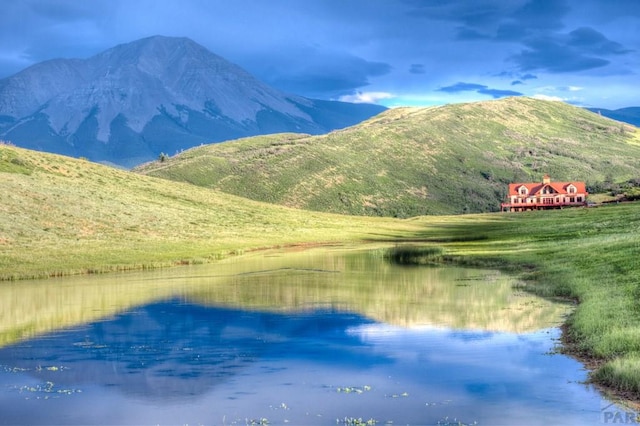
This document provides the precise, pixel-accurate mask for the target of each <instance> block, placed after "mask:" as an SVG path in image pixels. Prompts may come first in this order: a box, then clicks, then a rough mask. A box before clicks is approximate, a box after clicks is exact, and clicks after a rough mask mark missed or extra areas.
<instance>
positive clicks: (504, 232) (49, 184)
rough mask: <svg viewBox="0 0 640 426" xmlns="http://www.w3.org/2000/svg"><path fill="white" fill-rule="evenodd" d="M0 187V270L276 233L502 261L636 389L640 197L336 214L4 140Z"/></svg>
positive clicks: (80, 267)
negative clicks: (567, 301) (405, 245)
mask: <svg viewBox="0 0 640 426" xmlns="http://www.w3.org/2000/svg"><path fill="white" fill-rule="evenodd" d="M0 195H1V196H2V202H1V203H0V279H5V280H6V279H17V278H28V277H45V276H51V275H62V274H72V273H88V272H103V271H111V270H121V269H134V268H137V269H142V268H150V267H159V266H168V265H175V264H181V263H197V262H208V261H215V260H216V259H218V258H220V257H223V256H227V255H229V254H233V253H242V252H243V251H247V250H251V249H255V248H261V247H277V246H284V245H288V244H314V243H318V242H334V243H341V242H349V241H351V242H353V241H362V240H370V239H372V240H398V241H414V242H415V241H420V242H421V243H424V244H429V245H430V246H431V249H429V250H427V253H438V255H439V256H440V257H442V258H443V259H445V260H449V261H452V262H457V263H461V264H472V265H476V266H486V267H491V268H500V269H503V270H507V271H511V272H513V273H514V274H516V275H517V276H519V277H520V278H521V279H522V280H524V281H525V282H526V283H527V287H528V288H529V289H530V290H531V291H534V292H537V293H540V294H543V295H547V296H563V297H569V298H571V299H574V300H575V301H576V302H578V305H577V308H576V310H575V312H574V314H572V316H571V317H570V318H569V319H568V322H567V325H568V329H567V333H566V334H565V337H566V338H567V343H568V347H569V348H570V349H571V350H572V353H575V354H578V355H579V356H580V357H583V359H584V358H588V359H590V360H592V361H594V362H595V363H594V364H591V365H593V366H594V368H596V370H595V372H594V374H593V376H592V377H593V379H594V380H595V381H596V382H597V383H599V384H602V385H605V386H607V388H608V389H613V390H616V391H618V392H621V393H622V394H623V395H625V397H626V398H629V399H635V400H640V302H639V301H640V273H639V272H638V271H640V268H639V266H640V265H639V264H638V259H640V203H628V204H620V205H612V206H607V207H599V208H590V209H586V208H585V209H565V210H558V211H537V212H527V213H518V214H507V213H504V214H502V213H500V214H478V215H459V216H431V217H418V218H413V219H408V220H397V219H390V218H372V217H355V216H338V215H332V214H326V213H316V212H308V211H299V210H293V209H289V208H285V207H279V206H275V205H270V204H265V203H259V202H254V201H249V200H246V199H241V198H237V197H235V196H230V195H227V194H222V193H220V192H217V191H212V190H209V189H206V188H200V187H196V186H193V185H190V184H185V183H177V182H171V181H166V180H162V179H157V178H152V177H147V176H142V175H138V174H134V173H131V172H127V171H122V170H117V169H113V168H109V167H105V166H100V165H97V164H93V163H89V162H86V161H82V160H75V159H71V158H67V157H62V156H56V155H50V154H43V153H38V152H34V151H27V150H23V149H19V148H15V147H12V146H6V145H2V144H0ZM418 253H419V254H420V253H424V251H418ZM0 284H2V283H0ZM3 285H7V283H4V284H3ZM15 285H22V283H16V284H15ZM52 291H54V290H52ZM39 314H40V312H39V311H38V310H37V309H31V310H29V309H25V310H24V311H23V312H22V315H25V316H26V317H29V316H31V317H32V318H25V321H26V322H29V321H30V320H33V321H36V320H37V318H38V316H39Z"/></svg>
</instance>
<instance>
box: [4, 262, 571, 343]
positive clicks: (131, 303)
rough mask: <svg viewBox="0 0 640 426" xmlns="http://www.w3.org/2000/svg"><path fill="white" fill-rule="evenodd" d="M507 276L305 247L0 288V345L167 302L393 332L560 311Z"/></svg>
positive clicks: (551, 321) (555, 315)
mask: <svg viewBox="0 0 640 426" xmlns="http://www.w3.org/2000/svg"><path fill="white" fill-rule="evenodd" d="M513 285H514V283H513V281H512V279H511V278H510V277H508V276H504V275H501V274H499V273H497V272H487V271H482V270H480V271H479V270H473V269H463V268H428V267H407V266H399V265H393V264H390V263H387V262H384V261H382V259H381V256H380V252H379V251H371V250H368V251H361V250H356V251H347V252H345V251H341V250H326V249H322V250H311V251H305V252H290V253H286V254H281V253H276V254H273V255H271V256H264V255H256V256H253V257H244V258H240V259H229V260H227V261H225V262H221V263H218V264H215V265H203V266H197V267H183V268H175V269H169V270H162V271H150V272H145V273H130V274H111V275H105V276H93V277H76V278H67V279H55V280H46V281H24V282H15V283H11V282H7V283H0V346H2V345H6V344H8V343H11V342H15V341H17V340H20V339H22V338H27V337H33V336H36V335H38V334H40V333H43V332H47V331H52V330H57V329H60V328H63V327H70V326H74V325H77V324H83V323H87V322H90V321H95V320H98V319H100V318H104V317H108V316H110V315H114V314H117V313H119V312H123V311H127V310H129V309H132V308H133V307H136V306H142V305H145V304H149V303H154V302H156V301H159V300H165V299H167V298H171V297H176V298H181V299H184V300H188V301H192V302H195V303H198V304H203V305H208V306H226V307H231V308H242V309H253V310H263V311H268V312H282V311H287V312H297V311H301V310H304V309H308V308H309V307H318V306H326V307H330V308H336V309H343V310H347V311H352V312H358V313H360V314H362V315H363V316H366V317H368V318H371V319H374V320H377V321H381V322H386V323H390V324H395V325H399V326H403V327H412V326H419V325H424V324H431V325H443V326H448V327H453V328H465V329H469V328H472V329H483V330H495V331H516V332H519V331H530V330H536V329H539V328H543V327H548V326H551V325H555V324H558V322H559V321H560V319H561V317H562V315H563V314H564V313H565V312H566V311H567V307H566V306H562V305H560V304H557V303H550V302H548V301H545V300H543V299H540V298H536V297H533V296H531V295H529V294H526V293H523V292H514V291H513Z"/></svg>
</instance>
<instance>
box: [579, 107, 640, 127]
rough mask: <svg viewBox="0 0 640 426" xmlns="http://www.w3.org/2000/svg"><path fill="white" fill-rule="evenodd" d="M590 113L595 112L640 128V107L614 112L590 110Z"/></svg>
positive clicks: (600, 109) (598, 109)
mask: <svg viewBox="0 0 640 426" xmlns="http://www.w3.org/2000/svg"><path fill="white" fill-rule="evenodd" d="M589 111H593V112H595V113H598V114H600V115H603V116H605V117H609V118H611V119H613V120H617V121H624V122H625V123H629V124H633V125H634V126H640V107H627V108H620V109H614V110H611V109H602V108H589Z"/></svg>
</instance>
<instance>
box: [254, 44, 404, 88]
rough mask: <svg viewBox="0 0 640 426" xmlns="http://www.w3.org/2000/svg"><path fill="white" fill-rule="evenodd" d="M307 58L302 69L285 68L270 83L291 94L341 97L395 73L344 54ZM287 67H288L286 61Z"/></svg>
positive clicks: (328, 54) (378, 64) (270, 79)
mask: <svg viewBox="0 0 640 426" xmlns="http://www.w3.org/2000/svg"><path fill="white" fill-rule="evenodd" d="M307 59H308V60H307V62H306V63H305V64H304V66H302V67H301V66H299V65H298V66H296V65H295V64H291V67H289V68H287V66H286V65H285V66H284V67H283V70H279V71H277V72H276V73H275V74H274V75H273V76H271V77H267V78H266V80H267V82H268V83H270V84H272V85H274V86H275V87H278V88H279V89H281V90H284V91H287V92H290V93H298V94H305V95H306V96H320V95H323V96H327V95H329V96H330V97H338V96H341V95H345V94H351V93H353V92H354V91H355V90H357V89H359V88H362V87H365V86H368V85H369V84H370V82H369V79H370V78H371V77H378V76H383V75H386V74H388V73H389V72H390V71H391V70H392V67H391V65H389V64H386V63H382V62H371V61H366V60H364V59H362V58H358V57H355V56H347V55H340V54H336V55H333V54H330V53H318V54H317V55H313V57H312V56H310V57H308V58H307ZM283 64H286V62H284V60H283ZM287 69H288V70H289V72H287Z"/></svg>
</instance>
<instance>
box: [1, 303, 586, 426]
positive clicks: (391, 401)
mask: <svg viewBox="0 0 640 426" xmlns="http://www.w3.org/2000/svg"><path fill="white" fill-rule="evenodd" d="M474 336H476V337H478V338H474ZM552 345H553V342H552V341H551V340H550V338H549V335H548V334H546V333H530V334H524V335H520V336H519V335H516V334H512V333H487V332H474V331H452V330H450V329H446V328H438V327H433V326H423V327H419V328H415V329H406V328H403V327H397V326H393V325H388V324H379V323H373V322H371V321H370V320H368V319H366V318H364V317H362V316H359V315H355V314H350V313H344V312H342V313H341V312H334V311H331V310H320V311H315V312H304V313H298V314H291V313H287V314H274V313H264V312H252V311H242V310H233V309H221V308H206V307H202V306H197V305H188V304H184V302H178V303H176V304H174V303H171V302H166V303H156V304H153V305H148V306H145V307H139V308H137V309H136V311H135V312H131V313H127V314H121V315H118V316H116V317H114V318H113V319H112V320H110V321H103V322H98V323H94V324H89V325H87V326H84V327H81V328H76V329H71V330H68V331H65V332H59V333H56V334H52V335H49V336H44V337H43V338H40V339H35V340H32V341H30V342H26V343H24V344H16V345H12V346H9V347H5V348H3V349H0V364H11V365H14V366H22V367H24V368H27V369H29V371H28V372H26V373H24V372H23V373H20V374H19V375H15V376H13V377H20V378H21V380H30V381H33V380H34V379H35V380H36V381H39V380H41V381H47V380H50V381H52V382H55V383H56V385H57V386H63V387H64V386H66V387H73V388H77V389H82V390H83V392H82V393H79V394H75V395H73V396H71V397H65V399H64V400H61V401H58V402H56V405H54V406H51V407H50V409H49V410H48V416H47V418H46V419H45V418H44V417H43V416H41V415H39V414H37V413H34V414H33V415H31V416H30V415H29V413H28V412H27V411H25V410H24V403H23V402H24V401H22V400H20V401H21V402H20V403H18V404H17V405H16V404H14V403H15V400H12V399H11V398H7V396H8V395H6V394H3V395H2V396H1V397H0V401H4V402H6V404H4V402H3V407H4V406H7V407H8V406H12V405H11V404H14V405H16V408H15V411H12V413H10V415H9V416H8V417H7V418H10V419H18V418H21V419H30V420H32V421H30V422H31V423H47V422H50V421H51V419H52V418H64V415H65V414H64V413H66V412H73V413H74V416H75V418H77V419H80V420H79V421H78V422H80V423H92V422H93V423H95V422H96V420H95V419H96V418H97V417H95V416H96V413H97V412H101V414H100V417H99V419H100V422H101V423H123V422H124V423H135V422H137V421H140V422H142V423H149V420H152V423H156V422H161V423H198V422H199V423H220V424H221V423H223V419H222V418H223V416H227V417H226V420H230V421H228V422H227V423H228V424H231V423H232V421H239V420H242V421H243V422H244V421H245V420H246V419H252V418H254V419H255V418H262V417H264V418H267V419H269V421H270V422H271V423H284V422H285V420H288V421H289V422H291V423H292V424H314V423H315V424H326V423H327V418H330V419H336V418H344V417H345V416H353V415H354V414H357V413H354V411H355V410H360V411H361V414H358V416H359V417H363V418H364V417H367V416H368V417H367V418H377V419H379V420H380V421H383V420H387V419H388V420H393V421H394V422H395V423H414V424H415V423H420V422H424V421H425V419H426V421H428V422H429V423H436V422H437V421H438V420H440V419H441V418H444V417H446V416H449V417H450V418H453V417H454V416H457V417H458V418H459V419H464V420H466V421H469V422H473V421H476V420H477V421H479V422H483V423H500V422H502V420H505V419H508V421H507V422H508V423H512V421H513V422H519V421H522V422H524V421H525V419H527V418H528V417H529V416H531V415H534V416H536V418H537V419H539V420H541V421H540V422H538V423H539V424H544V422H548V421H549V419H550V418H551V417H549V413H552V414H553V413H556V414H555V415H557V414H558V413H560V412H562V413H565V414H566V413H567V412H568V413H569V414H568V416H569V417H570V416H575V415H576V414H575V413H576V412H577V413H581V411H580V410H578V411H576V410H575V409H574V408H572V406H568V405H567V404H568V403H567V395H565V394H566V393H567V386H568V385H567V382H568V381H576V380H579V379H580V378H576V376H575V374H576V371H579V368H577V363H575V362H574V363H573V364H570V363H569V364H568V363H566V362H565V361H564V360H563V359H559V358H556V357H555V356H554V357H550V356H544V355H543V354H544V352H545V351H546V350H548V349H549V348H550V347H551V346H552ZM570 361H571V360H570ZM43 362H46V363H47V364H46V365H60V366H65V368H64V369H60V370H58V371H48V370H46V369H44V370H42V371H36V369H35V367H34V366H36V365H38V364H42V363H43ZM67 367H68V368H67ZM0 376H1V374H0ZM364 385H367V386H369V387H370V388H371V391H368V392H365V393H363V394H361V395H345V394H344V393H338V392H337V391H336V388H337V387H339V386H364ZM573 391H578V392H577V393H580V392H582V396H580V397H577V403H576V406H577V407H582V408H581V409H583V408H584V401H585V398H588V395H587V396H586V397H585V392H584V389H583V388H582V387H581V385H578V384H576V385H575V386H573V388H572V392H573ZM403 394H404V395H406V396H402V397H398V398H395V397H394V395H403ZM545 395H551V396H552V397H553V398H554V399H553V401H557V402H553V403H552V405H553V407H552V409H551V411H550V409H549V403H548V400H547V399H542V396H545ZM9 396H11V395H9ZM13 396H15V395H13ZM355 398H357V400H356V399H355ZM570 402H571V401H569V403H570ZM282 403H286V405H287V407H290V408H289V409H287V410H282V409H278V410H275V409H274V408H273V407H280V406H281V404H282ZM427 403H429V404H430V405H427ZM75 405H80V406H79V407H77V408H74V407H75ZM108 406H111V407H112V408H113V407H118V409H117V410H113V412H109V410H108V409H106V408H105V407H108ZM88 407H93V408H91V409H90V408H88ZM69 410H71V411H69ZM425 410H427V411H425ZM56 413H57V414H56ZM309 413H311V416H310V415H309ZM467 413H474V416H475V417H468V416H467V417H465V416H464V414H467ZM477 413H479V414H477ZM18 414H20V415H22V416H26V417H16V416H18ZM52 415H53V416H63V417H51V416H52ZM569 417H566V418H569ZM92 419H93V420H92ZM581 419H582V420H584V419H583V418H581ZM543 420H544V422H543ZM21 421H23V420H21ZM525 423H529V424H535V423H536V422H533V423H532V422H525Z"/></svg>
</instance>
